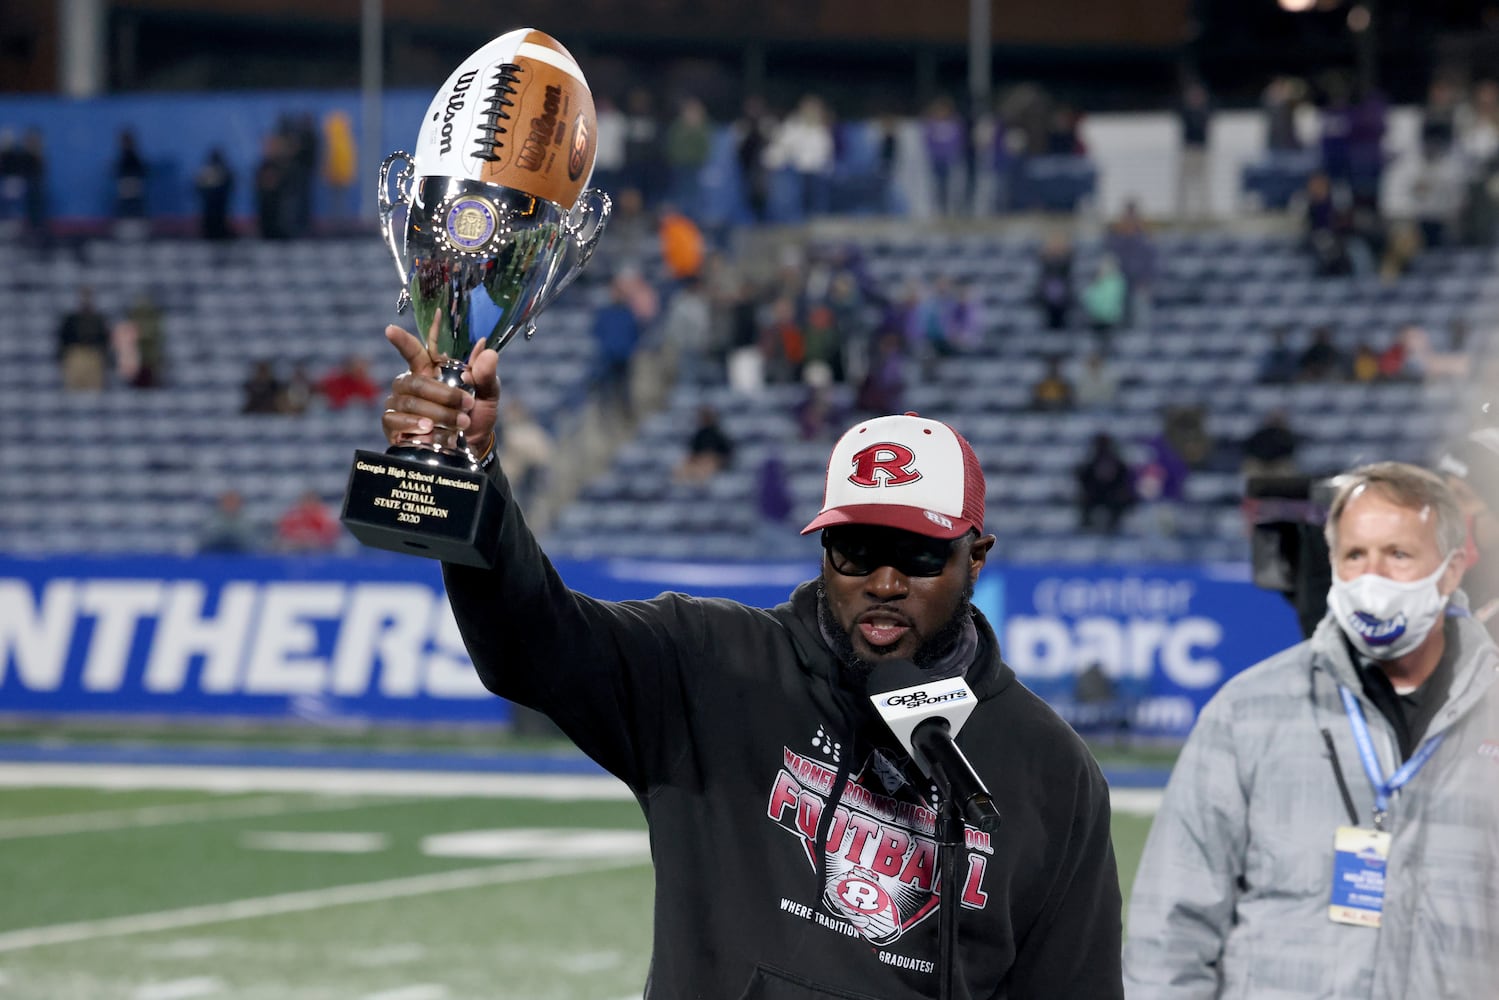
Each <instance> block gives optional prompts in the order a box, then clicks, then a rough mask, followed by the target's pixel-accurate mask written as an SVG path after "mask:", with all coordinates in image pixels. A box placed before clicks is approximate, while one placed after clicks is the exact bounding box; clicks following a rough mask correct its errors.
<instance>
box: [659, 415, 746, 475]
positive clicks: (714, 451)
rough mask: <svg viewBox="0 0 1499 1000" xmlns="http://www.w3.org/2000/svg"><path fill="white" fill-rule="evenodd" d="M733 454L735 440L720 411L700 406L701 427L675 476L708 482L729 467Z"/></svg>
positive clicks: (679, 464) (696, 431) (678, 466)
mask: <svg viewBox="0 0 1499 1000" xmlns="http://www.w3.org/2000/svg"><path fill="white" fill-rule="evenodd" d="M733 458H734V442H733V441H732V440H731V439H730V438H729V435H728V434H727V433H726V432H725V431H724V429H723V425H722V424H721V423H719V416H718V411H717V410H715V409H714V408H713V407H711V406H700V407H698V411H697V428H696V429H695V430H694V431H693V432H692V437H690V438H688V440H687V454H686V455H685V456H684V457H683V458H682V461H681V462H679V463H677V467H676V469H675V470H674V471H673V472H672V478H673V479H675V480H676V481H677V482H679V483H688V484H695V483H706V482H707V481H708V480H710V479H712V478H713V477H714V476H716V475H718V474H719V473H720V472H722V471H723V470H724V469H726V468H728V467H729V463H730V462H731V461H732V460H733Z"/></svg>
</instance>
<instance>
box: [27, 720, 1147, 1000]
mask: <svg viewBox="0 0 1499 1000" xmlns="http://www.w3.org/2000/svg"><path fill="white" fill-rule="evenodd" d="M0 742H3V743H5V744H8V745H10V746H12V747H14V746H38V747H59V746H60V747H69V748H74V749H77V748H87V747H93V746H99V745H107V746H110V747H113V748H116V749H120V750H126V751H128V750H130V749H131V748H137V747H141V746H153V747H162V746H184V747H188V748H192V747H199V748H203V747H212V748H226V747H227V748H230V749H243V750H247V751H253V750H255V749H256V748H260V747H265V746H273V747H279V748H281V749H292V750H296V749H301V748H310V749H319V750H335V751H337V750H346V749H350V748H356V749H367V750H370V751H391V750H397V751H401V752H410V753H415V754H421V753H425V752H434V753H438V752H440V753H445V754H447V755H449V757H450V758H451V756H452V755H455V754H457V755H460V756H461V755H466V754H479V755H482V754H485V753H491V754H492V753H494V752H495V751H496V750H503V751H504V752H507V753H511V754H514V753H539V754H546V755H555V754H565V755H568V756H569V757H573V758H575V757H576V753H577V752H576V750H574V749H572V748H571V747H570V746H566V745H564V744H559V743H557V742H555V741H551V742H549V741H546V740H517V739H514V738H502V739H498V740H497V739H496V736H495V734H494V732H493V731H490V732H488V733H482V734H481V733H475V734H466V733H461V732H459V733H455V732H453V731H451V730H449V731H447V732H445V733H442V734H436V733H430V732H422V731H411V732H405V733H402V732H397V731H389V730H376V731H372V732H367V733H359V732H342V733H341V732H336V731H327V730H317V729H301V730H298V729H290V730H284V731H278V730H267V729H265V728H260V727H253V726H252V727H247V728H245V729H243V730H234V729H226V728H224V727H222V726H211V727H205V728H204V729H203V730H202V731H201V732H200V731H195V730H192V729H183V728H176V729H171V728H166V729H163V730H157V729H155V728H152V729H150V730H149V731H143V730H142V729H141V728H138V727H134V726H123V727H119V728H116V727H112V726H98V725H86V726H78V725H69V726H66V727H57V726H40V727H38V726H37V725H35V724H30V723H16V722H14V721H12V722H8V723H5V724H3V725H0ZM1100 758H1101V759H1103V760H1104V761H1105V762H1106V763H1107V764H1110V765H1114V766H1124V767H1128V766H1142V765H1143V766H1159V765H1161V764H1169V762H1170V752H1169V751H1167V752H1165V753H1164V754H1163V753H1162V752H1157V751H1149V750H1147V751H1139V750H1135V751H1117V750H1113V749H1105V748H1100ZM149 770H150V769H149V768H148V769H146V771H147V772H149ZM188 770H190V771H191V772H192V773H193V775H194V777H192V778H189V779H187V781H186V784H187V785H188V786H194V785H201V784H203V782H202V781H201V780H200V778H199V777H198V775H201V774H207V773H209V772H210V771H215V769H205V768H193V769H188ZM297 770H298V769H296V768H284V769H282V770H281V772H280V773H281V774H287V773H292V772H296V771H297ZM128 772H129V769H128V768H125V769H123V770H122V769H120V768H111V767H101V766H98V765H93V766H89V765H84V766H81V767H76V768H73V775H74V776H73V778H71V779H60V778H59V777H58V773H57V772H48V773H49V774H50V775H51V776H52V779H53V780H52V781H50V782H49V781H47V780H44V779H41V778H34V775H35V773H36V772H35V770H34V768H28V767H27V766H26V765H17V764H0V1000H195V998H210V1000H211V998H220V1000H230V998H246V1000H260V998H264V1000H272V998H274V1000H470V998H471V1000H490V998H501V1000H510V998H514V1000H626V998H638V997H639V996H640V991H641V987H642V985H643V983H644V981H645V974H646V967H647V962H648V955H649V951H650V900H651V872H650V867H649V864H648V861H647V857H646V846H645V839H644V825H643V823H642V820H641V817H640V813H639V810H638V808H637V807H636V805H635V803H634V801H633V800H632V799H630V798H629V797H628V795H627V794H626V793H624V789H623V786H620V785H618V783H616V782H612V781H610V780H608V779H605V780H604V781H603V782H602V784H603V786H605V787H604V788H603V790H602V791H598V790H599V788H600V781H599V780H598V779H594V778H582V779H581V780H582V781H584V782H585V783H591V784H590V787H591V788H592V789H594V791H589V792H585V793H584V794H588V795H592V796H594V797H591V798H587V799H576V800H561V801H558V800H553V799H548V800H540V799H537V798H526V797H520V796H523V795H535V794H536V793H535V792H534V791H529V792H528V791H527V790H526V787H525V786H524V784H523V782H524V780H525V779H517V778H511V777H507V776H504V775H493V774H471V775H469V776H467V777H465V776H463V775H461V774H456V773H455V774H452V775H442V776H440V777H443V778H446V777H450V776H451V777H453V778H454V779H455V780H456V781H457V785H456V786H455V789H456V790H454V791H453V793H452V794H450V795H448V794H439V792H440V791H441V790H435V789H434V788H433V787H431V786H430V783H429V779H425V778H422V776H421V775H417V776H416V777H417V779H418V780H416V781H413V780H411V778H410V776H407V777H406V779H404V780H391V781H389V782H383V781H379V780H376V781H373V782H372V781H371V780H369V779H370V777H371V776H370V775H369V774H361V773H360V772H358V771H353V772H338V773H339V774H342V775H344V777H343V778H341V779H337V780H334V781H332V782H331V784H329V783H327V782H319V781H315V782H313V783H312V784H313V786H316V787H309V788H306V789H300V788H298V789H290V790H289V789H286V788H279V789H278V788H275V787H255V783H254V782H251V783H250V784H249V785H245V786H243V787H241V786H240V785H238V784H236V783H238V782H240V780H241V778H242V776H243V774H244V772H240V771H236V770H234V769H223V770H217V771H216V773H217V774H218V775H219V776H221V777H223V778H224V779H226V780H225V782H223V783H217V784H219V785H220V787H219V788H218V790H216V791H207V790H201V788H200V789H199V790H193V788H191V787H150V785H151V782H140V781H135V780H133V779H130V780H123V781H114V780H113V778H112V777H110V776H117V775H119V774H121V773H128ZM350 775H352V776H354V778H358V779H364V780H362V781H357V782H355V781H354V778H350V777H349V776H350ZM563 780H566V779H563ZM517 781H519V782H521V784H519V785H517V784H515V783H516V782H517ZM111 782H113V784H114V785H115V786H116V787H114V788H113V789H111V788H108V787H98V786H101V785H106V784H110V783H111ZM351 782H352V783H351ZM543 783H544V784H549V785H555V784H556V783H557V782H556V780H555V779H547V781H545V782H543ZM167 784H168V785H170V783H167ZM209 784H216V783H214V782H210V783H209ZM270 784H271V785H275V784H276V781H275V780H272V781H271V782H270ZM64 785H71V786H76V787H63V786H64ZM470 786H472V787H470ZM532 787H534V786H532ZM330 788H331V789H333V790H330ZM353 788H357V789H358V790H359V793H358V794H352V793H351V791H350V790H351V789H353ZM226 789H227V790H226ZM595 793H596V794H595ZM1132 795H1133V796H1135V798H1132V799H1130V801H1129V802H1127V803H1126V802H1124V801H1123V799H1129V798H1130V796H1132ZM1149 795H1150V793H1145V794H1144V797H1143V799H1141V798H1140V797H1139V793H1132V792H1128V791H1125V792H1122V793H1120V796H1121V797H1122V798H1120V797H1116V811H1115V817H1114V838H1115V847H1116V850H1117V853H1118V856H1119V865H1120V877H1121V880H1122V881H1123V883H1124V888H1125V892H1126V896H1127V893H1128V887H1129V885H1130V883H1131V882H1132V880H1133V878H1134V870H1135V865H1136V863H1137V861H1138V858H1139V854H1140V850H1141V848H1142V847H1143V844H1144V838H1145V834H1146V832H1147V830H1148V829H1149V824H1150V819H1149V805H1150V798H1149ZM1142 802H1143V805H1142ZM1120 805H1123V806H1124V808H1120V807H1118V806H1120Z"/></svg>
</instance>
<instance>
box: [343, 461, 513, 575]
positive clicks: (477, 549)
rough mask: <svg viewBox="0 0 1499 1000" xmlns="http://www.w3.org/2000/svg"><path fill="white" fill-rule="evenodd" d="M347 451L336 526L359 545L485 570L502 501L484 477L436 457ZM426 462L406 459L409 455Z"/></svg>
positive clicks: (496, 536)
mask: <svg viewBox="0 0 1499 1000" xmlns="http://www.w3.org/2000/svg"><path fill="white" fill-rule="evenodd" d="M392 452H394V454H387V453H384V452H378V451H357V452H355V453H354V468H353V469H352V470H350V472H349V488H348V490H347V491H346V492H345V493H344V509H343V515H342V517H343V523H344V524H346V525H348V528H349V531H350V532H351V533H352V534H353V535H354V537H355V538H357V539H359V540H360V541H361V542H363V543H364V544H365V545H369V546H371V547H373V548H377V549H388V550H390V551H391V552H404V553H406V554H407V555H413V556H425V557H426V558H428V559H440V560H442V561H443V562H449V563H460V564H462V565H464V566H481V567H483V568H485V569H492V568H493V567H494V564H495V556H496V554H497V550H498V548H499V526H500V511H501V509H502V507H503V502H502V500H501V498H500V494H499V490H498V489H496V487H495V485H494V483H493V482H492V481H491V480H490V478H489V476H488V475H487V474H485V473H484V472H482V471H479V470H477V469H473V468H470V467H468V466H467V465H464V466H460V467H456V468H455V467H453V466H449V465H442V464H434V461H433V459H435V458H440V456H438V455H437V454H436V453H435V452H434V453H426V452H420V451H417V450H415V449H409V448H401V449H392ZM423 455H425V456H428V457H425V458H423V457H411V456H423Z"/></svg>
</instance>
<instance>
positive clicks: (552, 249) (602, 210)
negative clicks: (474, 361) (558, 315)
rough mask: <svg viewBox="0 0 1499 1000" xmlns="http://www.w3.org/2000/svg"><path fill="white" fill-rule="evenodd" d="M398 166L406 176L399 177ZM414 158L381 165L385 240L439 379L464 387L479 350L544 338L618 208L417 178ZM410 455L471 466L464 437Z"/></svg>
mask: <svg viewBox="0 0 1499 1000" xmlns="http://www.w3.org/2000/svg"><path fill="white" fill-rule="evenodd" d="M397 165H400V169H399V170H396V167H397ZM413 168H414V163H413V161H412V158H411V155H410V154H409V153H405V152H395V153H391V154H390V155H389V156H387V157H386V158H385V162H384V163H382V164H381V165H380V191H379V199H380V234H381V235H382V236H383V237H384V238H385V244H386V246H388V247H389V248H390V252H391V255H392V256H393V257H394V258H395V263H396V272H397V274H399V275H400V277H401V294H400V296H399V298H398V299H397V302H396V307H397V310H398V311H400V312H404V311H405V310H406V307H407V305H410V306H411V307H412V311H413V314H414V316H415V319H416V328H417V333H418V335H419V336H421V337H422V338H423V339H424V340H425V341H426V344H427V351H428V352H429V353H430V354H431V355H432V357H433V359H434V360H435V361H436V362H437V363H438V367H439V370H440V375H439V378H441V379H442V380H443V381H444V382H446V383H448V384H449V385H457V386H463V385H464V382H463V371H464V369H465V368H466V367H467V364H468V357H469V354H470V353H471V352H472V351H473V349H474V345H475V344H477V343H478V342H479V341H480V340H484V339H486V338H488V343H487V346H488V347H490V348H493V349H494V350H497V351H498V350H499V349H501V348H502V347H504V346H505V345H506V344H508V343H510V341H511V340H512V339H513V338H514V337H515V335H516V334H517V333H522V332H523V333H524V334H525V336H526V339H528V340H529V339H530V338H531V337H532V336H534V335H535V333H536V315H537V314H538V313H540V312H541V311H542V310H543V309H545V308H546V307H547V306H549V305H551V303H552V301H553V300H555V299H556V297H557V295H558V293H560V292H561V291H562V290H563V289H564V288H566V287H567V286H568V285H570V284H572V282H573V280H574V279H575V278H577V276H578V274H579V273H580V272H581V271H582V270H583V267H584V265H586V264H587V263H588V259H589V257H591V256H592V255H593V251H594V248H595V247H597V246H598V243H599V238H600V237H601V236H603V234H604V227H605V225H607V224H608V221H609V214H610V212H611V211H612V208H613V203H612V202H611V201H610V198H609V196H608V195H607V194H605V193H604V192H603V191H600V190H599V189H598V188H589V189H588V190H586V191H584V192H583V193H582V194H581V195H579V196H578V201H577V203H576V204H575V205H573V207H572V209H571V210H568V211H563V210H562V209H560V208H558V207H557V205H555V204H553V203H552V202H549V201H546V200H544V199H541V198H537V197H535V196H533V195H529V194H526V193H524V192H522V191H517V190H515V189H513V188H505V187H498V186H496V185H493V184H488V183H485V182H482V181H474V180H469V179H466V178H455V177H417V176H415V173H414V169H413ZM406 447H408V448H415V449H419V450H427V451H435V452H437V453H439V454H445V455H448V456H454V457H457V456H461V457H463V458H464V459H466V460H468V461H470V462H472V461H473V460H474V459H475V458H476V457H477V456H473V455H471V454H469V451H468V447H467V444H466V443H465V442H464V441H463V440H462V435H461V434H459V433H458V432H457V431H456V430H451V429H449V432H448V433H447V434H437V435H434V436H433V438H432V440H431V441H430V443H424V442H418V441H413V442H410V443H408V444H407V445H406Z"/></svg>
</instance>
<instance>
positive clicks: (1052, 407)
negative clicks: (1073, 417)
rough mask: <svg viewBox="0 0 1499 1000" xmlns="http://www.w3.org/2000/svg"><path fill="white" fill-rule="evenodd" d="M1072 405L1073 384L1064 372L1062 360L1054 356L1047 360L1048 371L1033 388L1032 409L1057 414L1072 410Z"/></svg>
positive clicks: (1058, 356)
mask: <svg viewBox="0 0 1499 1000" xmlns="http://www.w3.org/2000/svg"><path fill="white" fill-rule="evenodd" d="M1072 404H1073V397H1072V383H1071V382H1069V381H1068V380H1067V376H1066V375H1065V374H1064V373H1063V372H1062V358H1061V356H1060V355H1052V356H1051V357H1049V358H1047V359H1046V370H1045V372H1043V373H1042V375H1041V378H1040V379H1039V380H1038V381H1037V382H1036V384H1035V385H1033V386H1031V409H1032V410H1037V411H1041V412H1047V411H1050V412H1057V411H1059V410H1070V409H1072Z"/></svg>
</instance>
